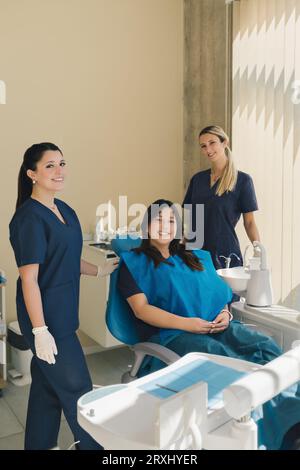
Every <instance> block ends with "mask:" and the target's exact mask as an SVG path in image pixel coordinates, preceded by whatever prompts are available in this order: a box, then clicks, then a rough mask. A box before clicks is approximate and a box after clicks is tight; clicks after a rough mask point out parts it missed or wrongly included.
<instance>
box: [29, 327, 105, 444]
mask: <svg viewBox="0 0 300 470" xmlns="http://www.w3.org/2000/svg"><path fill="white" fill-rule="evenodd" d="M56 346H57V350H58V355H57V356H55V358H56V363H55V364H54V365H53V364H48V363H47V362H45V361H42V360H41V359H38V358H37V357H36V356H33V358H32V362H31V375H32V384H31V390H30V396H29V403H28V411H27V421H26V434H25V449H27V450H29V449H30V450H45V449H51V448H52V447H55V446H56V445H57V436H58V432H59V427H60V421H61V411H62V410H63V412H64V414H65V417H66V420H67V422H68V424H69V426H70V428H71V430H72V432H73V435H74V440H75V441H80V443H79V444H78V447H77V448H78V449H80V450H101V449H103V447H102V446H101V445H100V444H98V443H97V442H96V441H95V440H94V439H93V438H92V437H91V436H90V435H89V434H88V433H86V432H85V431H84V430H83V429H82V428H81V427H80V426H79V424H78V422H77V400H78V399H79V398H80V397H81V396H82V395H83V394H84V393H86V392H88V391H90V390H92V382H91V378H90V375H89V371H88V368H87V365H86V361H85V358H84V354H83V351H82V348H81V345H80V342H79V340H78V338H77V336H76V334H75V333H74V334H72V335H69V336H67V337H64V338H62V339H57V340H56ZM70 444H72V443H71V442H70Z"/></svg>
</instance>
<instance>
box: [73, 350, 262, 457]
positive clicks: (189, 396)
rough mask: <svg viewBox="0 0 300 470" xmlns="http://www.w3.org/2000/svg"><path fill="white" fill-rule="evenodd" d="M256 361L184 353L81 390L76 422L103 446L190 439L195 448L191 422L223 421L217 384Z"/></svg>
mask: <svg viewBox="0 0 300 470" xmlns="http://www.w3.org/2000/svg"><path fill="white" fill-rule="evenodd" d="M259 367H260V366H257V364H252V363H249V362H246V361H243V360H239V359H232V358H227V357H222V356H215V355H206V354H202V353H190V354H187V355H186V356H184V357H182V358H181V359H179V360H178V361H176V362H175V363H173V364H171V365H170V366H168V367H166V368H164V369H162V370H159V371H157V372H154V373H152V374H150V375H149V376H146V377H143V378H140V379H137V380H135V381H133V382H130V383H129V384H118V385H111V386H106V387H101V388H99V389H96V390H93V391H91V392H89V393H87V394H85V395H83V396H82V397H81V398H80V399H79V401H78V422H79V424H80V425H81V426H82V427H83V428H84V429H85V430H86V431H87V432H88V433H89V434H91V435H92V437H93V438H94V439H95V440H96V441H97V442H101V443H102V445H103V446H104V448H106V449H119V450H121V449H136V450H139V449H179V448H185V449H187V448H191V439H192V440H193V439H194V441H195V443H194V447H193V448H201V442H200V441H201V439H200V438H199V436H198V438H197V432H195V433H194V434H193V431H191V429H192V430H193V423H194V424H195V423H196V424H197V425H199V423H201V425H202V426H204V427H205V428H206V430H207V431H208V432H210V431H213V430H214V429H216V428H219V427H220V426H222V425H224V424H225V423H227V422H229V421H230V419H231V418H230V417H229V416H228V414H227V413H226V411H225V410H224V406H223V399H222V392H223V390H224V389H225V388H226V387H228V386H229V385H230V384H232V383H233V382H235V381H237V380H238V379H240V378H241V377H243V376H244V375H246V374H248V373H250V372H253V371H254V370H256V369H257V368H259ZM200 427H201V426H200ZM191 436H192V437H191ZM199 446H200V447H199Z"/></svg>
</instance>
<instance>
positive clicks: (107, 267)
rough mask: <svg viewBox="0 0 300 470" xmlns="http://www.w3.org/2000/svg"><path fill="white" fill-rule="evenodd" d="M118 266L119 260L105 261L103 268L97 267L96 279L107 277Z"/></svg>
mask: <svg viewBox="0 0 300 470" xmlns="http://www.w3.org/2000/svg"><path fill="white" fill-rule="evenodd" d="M118 266H119V260H115V259H114V261H113V262H112V261H106V263H105V264H104V266H98V273H97V277H104V276H109V275H110V274H111V273H113V272H114V270H115V269H117V267H118Z"/></svg>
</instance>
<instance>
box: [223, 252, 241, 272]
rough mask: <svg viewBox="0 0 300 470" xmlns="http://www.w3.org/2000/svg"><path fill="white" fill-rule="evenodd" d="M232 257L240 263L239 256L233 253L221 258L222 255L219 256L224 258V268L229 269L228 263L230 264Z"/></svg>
mask: <svg viewBox="0 0 300 470" xmlns="http://www.w3.org/2000/svg"><path fill="white" fill-rule="evenodd" d="M232 256H235V257H236V258H237V260H238V261H241V258H239V256H238V255H236V254H235V253H230V255H229V256H223V255H220V256H219V258H224V259H225V268H226V269H228V268H230V263H231V257H232Z"/></svg>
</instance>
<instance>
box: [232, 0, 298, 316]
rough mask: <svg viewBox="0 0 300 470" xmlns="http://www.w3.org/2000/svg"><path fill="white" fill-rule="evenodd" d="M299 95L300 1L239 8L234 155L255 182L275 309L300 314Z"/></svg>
mask: <svg viewBox="0 0 300 470" xmlns="http://www.w3.org/2000/svg"><path fill="white" fill-rule="evenodd" d="M297 81H298V83H297ZM299 90H300V0H240V1H238V2H236V1H234V2H233V104H232V106H233V110H232V112H233V122H232V147H233V152H234V155H235V158H236V161H237V165H238V168H239V169H241V170H244V171H246V172H248V173H250V174H251V175H252V177H253V179H254V183H255V187H256V191H257V196H258V203H259V209H260V210H259V212H258V213H257V222H258V227H259V230H260V233H261V238H262V242H263V243H264V244H265V246H266V248H267V253H268V255H269V264H270V265H271V266H272V279H273V287H274V293H275V301H276V302H282V303H285V304H286V305H288V306H290V307H294V308H297V309H299V310H300V92H299ZM243 232H244V231H243V230H242V228H241V227H239V236H240V238H241V239H242V240H243V244H244V245H245V244H246V237H245V236H244V233H243Z"/></svg>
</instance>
